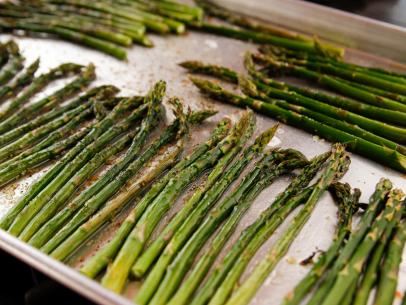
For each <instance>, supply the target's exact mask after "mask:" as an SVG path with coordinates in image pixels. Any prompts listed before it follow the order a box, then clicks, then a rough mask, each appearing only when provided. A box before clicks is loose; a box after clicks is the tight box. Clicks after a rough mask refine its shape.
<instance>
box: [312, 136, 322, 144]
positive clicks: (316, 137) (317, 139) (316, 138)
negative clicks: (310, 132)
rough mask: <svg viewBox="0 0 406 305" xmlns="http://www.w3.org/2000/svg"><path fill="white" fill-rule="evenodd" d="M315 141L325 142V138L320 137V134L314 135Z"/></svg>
mask: <svg viewBox="0 0 406 305" xmlns="http://www.w3.org/2000/svg"><path fill="white" fill-rule="evenodd" d="M313 141H314V142H318V143H323V142H324V139H322V138H320V137H319V136H313Z"/></svg>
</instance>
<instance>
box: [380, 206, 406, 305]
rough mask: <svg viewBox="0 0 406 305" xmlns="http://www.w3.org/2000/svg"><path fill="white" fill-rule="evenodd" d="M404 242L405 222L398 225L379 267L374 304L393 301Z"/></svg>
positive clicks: (405, 235) (384, 303) (385, 303)
mask: <svg viewBox="0 0 406 305" xmlns="http://www.w3.org/2000/svg"><path fill="white" fill-rule="evenodd" d="M403 209H404V207H403ZM405 241H406V224H405V221H403V222H402V223H399V224H398V226H397V228H396V231H395V234H394V236H393V238H392V240H391V241H390V243H389V248H388V250H387V254H386V257H385V258H384V262H383V265H382V267H381V272H380V279H379V283H378V288H377V292H376V296H375V300H374V304H381V305H389V304H392V303H393V300H394V299H395V294H396V286H397V282H398V273H399V265H400V262H401V260H402V253H403V248H404V245H405Z"/></svg>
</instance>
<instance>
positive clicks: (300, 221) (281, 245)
mask: <svg viewBox="0 0 406 305" xmlns="http://www.w3.org/2000/svg"><path fill="white" fill-rule="evenodd" d="M349 162H350V161H349V158H348V156H347V154H346V153H345V150H344V148H343V146H342V145H339V144H335V145H334V148H333V153H332V155H331V157H330V160H329V161H328V165H327V167H326V169H325V170H324V171H323V173H322V176H321V177H320V179H319V180H318V182H317V183H316V185H315V186H314V188H313V190H312V192H311V194H310V197H309V198H308V199H307V201H306V203H305V204H304V207H303V208H302V209H301V210H300V212H299V214H298V215H296V217H295V218H294V219H293V221H292V223H291V224H290V225H289V227H288V228H287V229H286V231H285V233H284V235H283V236H282V237H280V238H279V239H278V240H277V241H276V244H275V245H274V246H273V247H272V248H271V250H270V251H269V252H268V255H267V256H266V257H265V258H264V259H263V260H262V261H260V263H258V264H257V265H256V267H255V268H254V270H253V272H252V273H251V274H250V275H249V277H248V279H247V280H246V281H245V282H244V283H243V284H242V285H241V286H240V287H239V288H238V289H237V290H236V292H235V293H234V294H233V295H232V296H231V298H230V299H228V301H227V302H226V304H237V305H240V304H248V302H249V301H250V300H251V299H252V297H253V296H254V295H255V293H256V291H257V290H258V289H259V287H260V286H261V284H262V283H263V282H264V281H265V279H266V278H267V276H268V275H269V273H270V272H271V271H272V270H273V269H274V268H275V266H276V264H277V263H278V262H279V260H280V259H281V258H282V257H283V255H285V254H286V252H287V250H288V249H289V247H290V245H291V244H292V242H293V241H294V239H295V237H296V236H297V234H298V233H299V232H300V230H301V229H302V227H303V226H304V225H305V223H306V222H307V220H308V219H309V217H310V215H311V213H312V211H313V210H314V208H315V207H316V205H317V202H318V201H319V199H320V197H321V196H322V195H323V193H324V192H325V190H326V189H327V188H328V186H329V185H330V184H331V183H333V182H334V181H336V180H338V179H340V178H341V177H342V176H343V175H344V174H345V173H346V171H347V169H348V166H349ZM254 242H255V240H254ZM224 283H227V280H226V281H225V282H223V285H224ZM217 294H218V293H217ZM213 300H214V299H213ZM224 300H226V298H225V299H224ZM212 304H215V303H214V302H212ZM219 304H220V303H219Z"/></svg>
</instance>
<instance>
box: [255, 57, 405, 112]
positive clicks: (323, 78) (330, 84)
mask: <svg viewBox="0 0 406 305" xmlns="http://www.w3.org/2000/svg"><path fill="white" fill-rule="evenodd" d="M254 56H255V59H258V60H261V61H263V62H265V63H266V65H267V66H268V67H270V68H275V69H278V71H279V72H281V71H283V72H285V73H288V74H292V75H294V76H297V77H300V78H306V79H310V80H313V81H316V82H317V83H319V84H320V85H323V86H326V87H327V88H329V89H331V90H333V91H336V92H338V93H341V94H343V95H345V96H349V97H352V98H354V99H357V100H360V101H362V102H365V103H368V104H371V105H375V106H378V107H382V108H387V109H392V110H398V111H402V112H406V105H405V104H402V103H400V102H397V101H394V100H391V99H388V98H386V97H382V96H378V95H376V94H373V93H371V92H368V91H365V90H363V89H359V88H357V87H354V86H351V85H348V84H347V83H346V82H343V81H341V79H340V78H338V77H331V76H329V75H326V74H322V73H319V72H316V71H313V70H309V69H307V68H304V67H300V66H296V65H293V64H290V63H287V62H280V61H277V60H275V59H274V58H271V57H270V56H264V55H259V54H255V55H254Z"/></svg>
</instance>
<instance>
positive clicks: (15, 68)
mask: <svg viewBox="0 0 406 305" xmlns="http://www.w3.org/2000/svg"><path fill="white" fill-rule="evenodd" d="M5 48H6V51H7V54H8V55H7V58H8V60H7V62H6V64H5V65H4V66H3V67H2V68H1V69H0V85H5V84H7V83H8V82H9V81H10V80H11V79H13V78H14V77H15V76H16V75H17V73H18V72H20V71H21V70H22V69H23V67H24V57H23V56H22V55H21V54H20V49H19V48H18V45H17V44H16V43H15V42H14V41H13V40H10V41H8V42H6V44H5Z"/></svg>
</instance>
